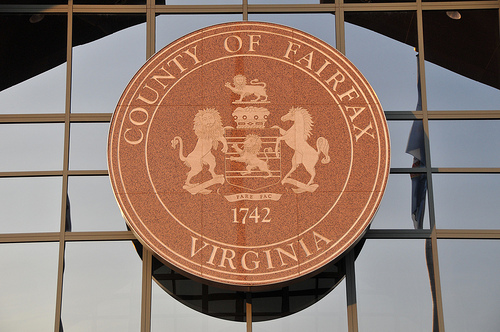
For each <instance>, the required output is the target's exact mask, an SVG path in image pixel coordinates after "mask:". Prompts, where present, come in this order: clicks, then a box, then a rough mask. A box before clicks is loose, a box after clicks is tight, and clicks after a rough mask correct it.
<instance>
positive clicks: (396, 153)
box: [387, 120, 425, 168]
mask: <svg viewBox="0 0 500 332" xmlns="http://www.w3.org/2000/svg"><path fill="white" fill-rule="evenodd" d="M416 121H419V122H420V123H421V122H422V121H420V120H416ZM387 124H388V126H389V136H390V138H391V167H400V168H409V167H412V164H413V156H412V155H411V154H409V153H407V152H406V149H407V145H408V140H409V137H410V132H411V129H412V124H413V121H388V122H387ZM420 153H421V154H422V155H423V154H425V152H424V147H423V146H422V147H421V151H420Z"/></svg>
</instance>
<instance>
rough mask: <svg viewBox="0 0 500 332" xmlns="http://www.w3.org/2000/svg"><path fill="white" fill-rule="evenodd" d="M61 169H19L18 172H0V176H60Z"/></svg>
mask: <svg viewBox="0 0 500 332" xmlns="http://www.w3.org/2000/svg"><path fill="white" fill-rule="evenodd" d="M62 175H63V171H62V170H61V171H20V172H0V178H22V177H47V176H62Z"/></svg>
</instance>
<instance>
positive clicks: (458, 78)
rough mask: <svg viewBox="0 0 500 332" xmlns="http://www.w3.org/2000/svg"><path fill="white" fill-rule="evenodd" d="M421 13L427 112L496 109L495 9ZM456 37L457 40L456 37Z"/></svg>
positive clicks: (499, 82) (499, 96) (499, 101)
mask: <svg viewBox="0 0 500 332" xmlns="http://www.w3.org/2000/svg"><path fill="white" fill-rule="evenodd" d="M457 13H459V15H460V18H459V19H453V18H451V17H450V12H446V11H425V12H424V13H423V15H424V16H423V22H424V41H425V59H426V60H427V61H429V62H432V63H433V64H434V65H431V64H430V63H429V62H427V63H426V64H425V69H426V82H427V102H428V108H429V109H430V110H489V109H499V105H500V91H498V89H500V53H499V52H498V48H499V47H500V37H499V32H498V24H499V23H498V10H460V12H457ZM456 36H460V38H457V37H456Z"/></svg>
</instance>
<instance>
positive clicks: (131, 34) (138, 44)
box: [71, 15, 146, 113]
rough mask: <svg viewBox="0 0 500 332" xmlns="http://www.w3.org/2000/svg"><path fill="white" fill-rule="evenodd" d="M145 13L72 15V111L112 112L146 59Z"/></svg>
mask: <svg viewBox="0 0 500 332" xmlns="http://www.w3.org/2000/svg"><path fill="white" fill-rule="evenodd" d="M145 20H146V16H145V15H75V16H74V21H73V29H74V33H73V85H72V97H71V102H72V106H71V112H73V113H112V112H114V110H115V108H116V105H117V104H118V100H119V99H120V96H121V94H122V93H123V90H125V87H126V86H127V84H128V82H129V81H130V79H131V78H132V77H133V76H134V74H135V73H136V72H137V70H138V69H139V68H140V67H141V66H142V64H144V61H145V59H146V40H145V36H146V24H145V23H143V24H141V23H142V22H144V21H145Z"/></svg>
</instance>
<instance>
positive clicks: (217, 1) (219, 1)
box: [156, 0, 242, 5]
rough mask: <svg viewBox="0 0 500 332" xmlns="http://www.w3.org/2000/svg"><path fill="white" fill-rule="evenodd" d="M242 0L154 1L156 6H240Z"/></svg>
mask: <svg viewBox="0 0 500 332" xmlns="http://www.w3.org/2000/svg"><path fill="white" fill-rule="evenodd" d="M241 1H242V0H210V1H206V0H156V4H157V5H241Z"/></svg>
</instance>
